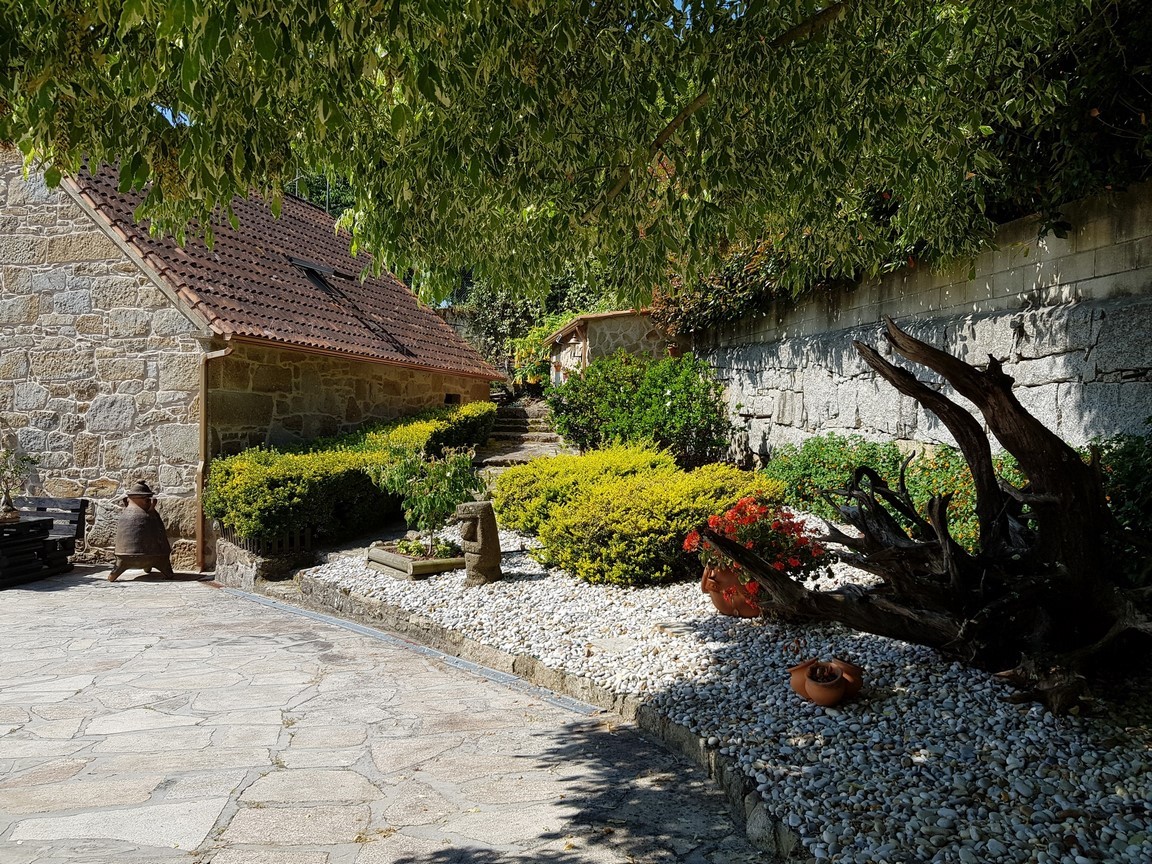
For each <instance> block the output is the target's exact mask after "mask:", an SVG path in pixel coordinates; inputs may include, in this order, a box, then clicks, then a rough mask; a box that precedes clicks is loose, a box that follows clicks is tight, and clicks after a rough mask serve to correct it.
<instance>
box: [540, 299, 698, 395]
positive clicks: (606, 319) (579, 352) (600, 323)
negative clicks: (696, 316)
mask: <svg viewBox="0 0 1152 864" xmlns="http://www.w3.org/2000/svg"><path fill="white" fill-rule="evenodd" d="M548 342H549V344H550V345H551V354H552V370H551V379H552V383H553V384H563V383H564V382H565V381H566V380H568V377H569V376H570V375H572V374H573V373H574V372H576V373H579V372H580V371H581V370H583V369H587V368H588V364H589V363H591V362H592V361H593V360H596V359H597V358H600V357H607V356H609V355H611V354H615V353H616V352H617V351H627V352H628V353H629V354H648V355H650V356H652V357H663V356H664V355H665V354H667V353H668V351H669V349H670V348H671V349H673V350H676V344H675V342H673V341H672V340H670V339H669V338H668V336H667V335H666V334H665V333H664V331H663V330H661V329H660V328H659V327H658V326H657V325H656V324H655V323H654V322H653V321H652V318H651V317H650V316H649V315H648V313H647V312H646V311H644V310H640V311H636V310H633V309H625V310H622V311H618V312H594V313H589V314H588V315H581V316H579V317H578V318H573V319H572V320H571V321H569V322H568V323H567V324H565V325H564V326H563V327H562V328H560V329H559V330H557V331H556V332H555V333H553V334H552V335H551V336H549V337H548Z"/></svg>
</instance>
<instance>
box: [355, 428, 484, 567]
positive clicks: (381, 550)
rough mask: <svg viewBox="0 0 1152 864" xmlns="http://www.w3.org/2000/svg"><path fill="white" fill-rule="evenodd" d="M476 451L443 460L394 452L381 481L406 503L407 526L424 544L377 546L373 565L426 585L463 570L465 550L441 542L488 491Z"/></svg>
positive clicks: (459, 452)
mask: <svg viewBox="0 0 1152 864" xmlns="http://www.w3.org/2000/svg"><path fill="white" fill-rule="evenodd" d="M472 457H473V453H472V451H471V450H451V449H449V450H445V451H444V455H443V456H442V457H440V458H438V459H427V458H424V457H423V456H422V455H421V454H420V453H419V452H418V451H413V450H407V449H405V450H394V451H393V452H392V453H391V458H390V459H389V460H388V465H387V467H385V468H383V469H382V470H381V472H380V475H379V477H378V482H379V483H380V485H381V486H382V487H383V488H384V489H385V490H386V491H387V492H390V493H391V494H393V495H397V496H399V497H400V499H401V507H402V508H403V510H404V520H405V521H406V522H407V523H408V527H409V528H413V529H415V530H417V531H419V532H420V534H421V535H422V536H421V538H420V539H411V540H408V539H406V540H400V541H399V542H397V543H392V544H384V543H374V544H372V547H371V548H370V549H369V550H368V563H369V564H370V565H371V566H373V567H375V568H376V569H379V570H382V571H384V572H385V573H388V574H389V575H391V576H395V577H397V578H400V579H426V578H428V577H429V576H432V575H435V574H436V573H443V572H445V571H446V570H462V569H463V568H464V565H465V561H464V558H463V557H462V553H461V550H460V547H459V546H458V545H457V544H455V543H452V542H450V541H447V540H444V539H443V538H439V537H437V536H436V532H437V531H439V530H440V529H442V528H443V527H444V526H445V525H446V524H447V523H448V519H449V518H450V517H451V516H452V514H453V513H454V512H455V511H456V506H457V505H458V504H462V503H464V502H465V501H468V500H471V498H472V494H473V493H474V492H479V491H480V490H481V489H483V488H484V481H483V480H481V479H480V475H479V474H477V473H476V469H475V468H474V467H473V465H472Z"/></svg>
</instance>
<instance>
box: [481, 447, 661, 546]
mask: <svg viewBox="0 0 1152 864" xmlns="http://www.w3.org/2000/svg"><path fill="white" fill-rule="evenodd" d="M675 471H676V461H675V460H674V459H673V458H672V457H671V456H669V455H668V454H667V453H662V452H660V451H658V450H655V449H651V448H645V447H628V446H624V445H618V446H615V447H606V448H605V449H603V450H594V451H592V452H591V453H585V454H583V455H582V456H572V455H566V454H562V455H559V456H552V457H550V458H543V459H533V460H532V461H531V462H529V463H527V464H526V465H517V466H515V467H513V468H509V469H508V470H507V471H505V472H504V473H503V474H501V475H500V476H499V477H498V478H497V480H496V488H495V490H494V491H493V494H492V505H493V507H494V508H495V510H496V513H497V514H498V515H499V517H500V522H501V523H502V524H504V525H506V526H508V527H509V528H515V529H517V530H518V531H526V532H527V533H529V534H536V533H539V531H540V529H541V527H542V526H543V524H544V522H545V521H547V519H548V518H549V516H550V515H551V513H552V511H553V510H554V509H555V508H557V507H559V506H561V505H563V504H565V503H567V501H568V500H569V499H570V498H572V497H573V496H574V495H575V494H577V492H578V491H579V490H580V489H581V488H582V487H583V486H584V485H586V484H589V483H597V482H601V481H605V480H608V479H610V478H619V477H630V476H633V475H636V474H671V473H673V472H675Z"/></svg>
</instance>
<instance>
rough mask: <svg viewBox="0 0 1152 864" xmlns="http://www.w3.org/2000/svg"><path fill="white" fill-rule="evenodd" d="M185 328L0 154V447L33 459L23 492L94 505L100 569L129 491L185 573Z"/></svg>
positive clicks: (49, 193) (36, 181)
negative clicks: (116, 499) (144, 487)
mask: <svg viewBox="0 0 1152 864" xmlns="http://www.w3.org/2000/svg"><path fill="white" fill-rule="evenodd" d="M196 332H197V331H196V328H195V326H194V325H193V324H192V323H191V322H190V321H189V320H188V319H187V318H186V317H184V316H183V315H182V314H180V313H179V312H178V311H177V310H175V309H174V308H173V307H172V304H171V302H170V301H169V300H168V298H167V297H166V296H164V294H163V293H162V292H161V291H160V290H159V289H158V288H157V286H156V285H155V284H153V283H152V282H151V281H150V280H149V279H148V277H147V276H146V275H144V273H142V272H141V271H140V270H139V269H138V268H137V267H136V265H135V264H133V263H132V262H131V261H130V260H128V259H127V257H126V256H125V255H124V254H123V252H122V251H121V250H120V249H119V248H118V247H117V246H116V245H115V244H114V243H113V242H112V241H111V240H110V239H109V238H108V237H107V235H105V234H104V233H103V232H102V231H100V229H99V228H97V226H96V225H95V224H94V223H93V222H92V221H91V219H90V218H89V217H88V216H87V215H86V214H85V213H84V211H83V210H81V208H80V207H79V206H78V205H77V204H76V203H75V202H74V201H73V200H72V199H71V198H70V197H69V196H68V195H67V194H65V193H64V192H63V191H62V190H50V189H48V188H47V187H46V186H45V185H44V182H43V180H42V179H41V178H40V177H39V176H38V175H36V174H32V175H31V176H30V177H29V178H27V179H25V178H24V177H23V174H22V171H21V165H20V161H19V156H18V155H17V154H16V153H14V152H13V151H11V150H7V151H5V150H0V438H3V440H4V442H5V446H12V445H15V446H16V447H18V448H19V449H20V450H22V451H23V452H26V453H30V454H33V455H35V456H37V457H38V458H39V459H40V464H39V467H38V468H37V470H36V472H35V475H34V477H33V481H32V485H31V491H32V493H33V494H42V495H50V496H59V497H80V496H82V497H87V498H91V499H93V507H92V508H91V512H92V514H93V515H92V517H91V518H92V519H93V522H92V524H91V526H90V528H89V531H88V543H87V546H88V550H87V551H88V554H89V555H90V556H92V557H96V558H105V559H107V558H108V557H109V555H110V550H111V547H112V545H113V533H114V530H115V520H116V516H117V514H118V512H119V507H118V506H116V505H114V504H113V503H112V500H111V499H112V496H113V495H115V494H117V493H118V491H119V490H121V489H123V488H125V487H126V486H128V485H131V483H133V482H134V481H136V480H145V481H146V482H148V483H149V484H150V485H152V486H153V488H155V489H158V490H159V492H160V494H161V501H160V511H161V513H162V514H163V516H164V519H165V521H166V523H167V525H168V530H169V534H170V535H171V536H172V540H173V549H174V556H173V557H174V560H175V562H176V564H177V566H178V567H190V566H192V564H193V563H194V561H195V544H194V542H193V541H192V540H191V539H190V538H193V537H194V536H195V526H196V499H195V494H196V465H197V461H198V459H199V439H198V433H197V429H198V428H199V411H200V406H199V371H198V370H199V366H198V364H199V360H200V353H201V349H200V346H199V343H198V342H197V341H196V338H195V336H196Z"/></svg>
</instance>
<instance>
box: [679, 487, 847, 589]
mask: <svg viewBox="0 0 1152 864" xmlns="http://www.w3.org/2000/svg"><path fill="white" fill-rule="evenodd" d="M708 527H709V528H710V529H712V530H713V531H715V532H716V533H717V534H719V535H720V536H722V537H726V538H728V539H729V540H732V541H734V542H736V543H739V544H741V545H742V546H744V547H745V548H746V549H751V550H753V551H754V552H756V554H757V555H759V556H760V557H761V558H763V559H764V560H765V561H767V562H768V564H769V565H770V566H771V567H773V568H774V569H776V570H778V571H780V572H782V573H788V574H789V575H790V576H804V575H806V574H808V573H811V572H812V571H814V570H818V569H820V568H821V567H823V564H824V556H825V551H824V548H823V547H822V546H821V545H820V544H819V543H817V542H816V538H815V535H813V534H811V533H810V532H809V531H808V530H807V529H806V528H805V527H804V523H803V522H801V521H800V520H798V519H797V518H796V516H795V515H793V513H792V512H791V511H790V510H788V509H786V508H782V507H781V508H776V507H772V506H770V505H768V504H766V503H765V502H764V501H762V500H760V499H758V498H757V497H755V496H753V495H749V496H748V497H746V498H741V499H740V500H739V501H737V502H736V504H735V506H733V507H732V508H731V509H729V510H727V511H725V512H724V513H717V514H713V515H712V516H709V517H708ZM684 551H685V552H697V553H699V555H700V560H701V561H702V562H703V563H704V565H705V566H708V565H712V566H713V567H720V568H725V569H729V570H734V571H736V572H737V573H738V574H739V576H740V581H741V582H742V583H744V584H745V587H748V588H751V587H752V586H754V585H755V586H757V587H759V586H758V585H757V583H756V582H755V581H754V580H752V578H751V576H749V575H748V574H747V573H746V572H745V571H744V569H743V568H742V567H741V566H740V565H739V564H737V563H736V562H735V561H733V560H732V559H731V558H729V557H728V556H727V555H725V554H724V553H722V552H721V551H720V550H719V549H717V548H716V547H715V546H713V545H712V544H711V543H709V542H708V540H707V538H705V537H702V536H701V535H700V532H699V531H696V530H694V531H692V532H691V533H689V534H688V536H687V538H685V540H684ZM753 593H755V592H753Z"/></svg>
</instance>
